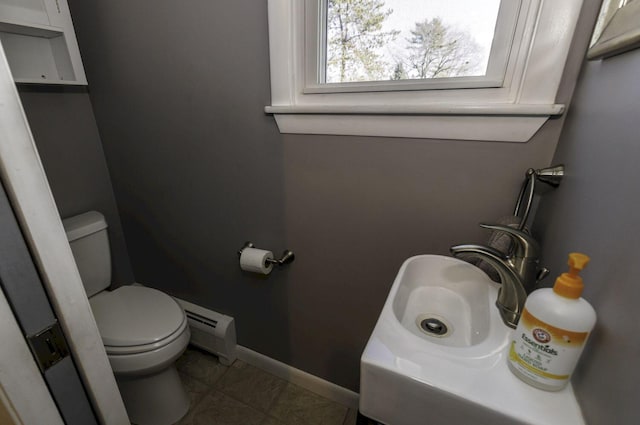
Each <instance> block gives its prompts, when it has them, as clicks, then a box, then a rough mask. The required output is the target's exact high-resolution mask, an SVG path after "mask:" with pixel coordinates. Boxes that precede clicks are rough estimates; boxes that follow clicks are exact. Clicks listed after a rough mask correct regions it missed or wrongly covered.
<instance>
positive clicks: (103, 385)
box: [0, 45, 129, 425]
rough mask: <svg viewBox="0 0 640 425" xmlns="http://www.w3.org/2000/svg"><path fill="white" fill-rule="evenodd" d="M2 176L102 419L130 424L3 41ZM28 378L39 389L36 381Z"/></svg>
mask: <svg viewBox="0 0 640 425" xmlns="http://www.w3.org/2000/svg"><path fill="white" fill-rule="evenodd" d="M0 179H1V180H2V184H3V185H4V187H5V190H6V192H7V196H8V197H9V200H10V202H11V205H12V207H13V210H14V213H15V215H16V218H17V220H18V222H19V224H20V227H21V229H22V232H23V235H24V238H25V241H26V242H27V245H28V246H29V248H30V251H31V254H32V256H33V260H34V263H35V264H36V267H37V268H38V271H39V272H40V275H41V278H42V282H43V284H44V287H45V290H46V292H47V295H48V297H49V299H50V302H51V305H52V306H53V309H54V311H55V313H56V315H57V317H58V320H59V322H60V324H61V326H62V329H63V332H64V334H65V336H66V338H67V341H68V343H69V346H70V349H71V352H72V354H73V357H74V360H75V361H76V364H77V367H78V369H79V372H80V375H81V377H82V380H83V383H84V385H85V388H86V390H87V393H88V394H89V397H90V399H91V402H92V404H93V407H94V409H95V412H96V415H97V416H98V419H99V421H100V422H101V423H102V424H105V425H112V424H113V425H128V424H129V419H128V417H127V413H126V410H125V407H124V403H123V402H122V398H121V396H120V392H119V391H118V387H117V384H116V381H115V377H114V375H113V371H112V370H111V366H110V364H109V359H108V358H107V355H106V352H105V350H104V346H103V344H102V339H101V338H100V334H99V333H98V327H97V325H96V322H95V319H94V317H93V314H92V312H91V307H90V305H89V300H88V299H87V296H86V293H85V290H84V287H83V285H82V281H81V279H80V274H79V273H78V269H77V267H76V264H75V260H74V258H73V254H72V253H71V248H70V247H69V243H68V242H67V237H66V234H65V231H64V228H63V226H62V221H61V220H60V216H59V214H58V209H57V208H56V204H55V201H54V199H53V194H52V193H51V189H50V188H49V184H48V182H47V178H46V175H45V172H44V168H43V166H42V163H41V161H40V157H39V155H38V151H37V149H36V145H35V143H34V141H33V136H32V134H31V130H30V128H29V123H28V121H27V118H26V115H25V113H24V110H23V109H22V103H21V102H20V97H19V95H18V91H17V89H16V86H15V83H14V81H13V77H12V75H11V71H10V69H9V65H8V63H7V59H6V56H5V53H4V49H3V48H2V47H1V45H0ZM22 341H23V342H24V339H23V340H22ZM4 343H5V341H3V344H4ZM0 384H2V385H3V387H4V390H5V392H7V393H8V392H9V391H11V386H10V385H5V382H4V381H3V382H0ZM25 384H26V385H29V386H30V385H33V389H34V390H37V385H36V383H35V382H31V381H29V382H26V383H25ZM26 394H29V395H30V393H29V392H27V393H26ZM11 402H12V403H13V407H14V408H16V410H17V414H18V416H20V417H23V415H24V414H25V413H26V412H24V411H23V409H22V408H20V409H18V407H19V406H21V405H20V404H16V403H14V402H13V400H11ZM34 423H48V422H46V421H45V422H34Z"/></svg>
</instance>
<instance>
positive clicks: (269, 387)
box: [217, 360, 287, 412]
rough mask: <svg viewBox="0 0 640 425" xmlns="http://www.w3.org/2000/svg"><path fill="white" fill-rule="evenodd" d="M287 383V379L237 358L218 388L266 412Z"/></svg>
mask: <svg viewBox="0 0 640 425" xmlns="http://www.w3.org/2000/svg"><path fill="white" fill-rule="evenodd" d="M286 385H287V383H286V381H284V380H282V379H280V378H277V377H275V376H273V375H271V374H269V373H267V372H264V371H263V370H261V369H258V368H256V367H254V366H251V365H249V364H247V363H244V362H242V361H240V360H236V362H235V363H234V364H233V366H231V367H230V368H229V370H227V372H226V373H225V374H224V376H223V377H222V379H221V380H220V381H219V382H218V386H217V388H218V390H219V391H221V392H223V393H225V394H227V395H228V396H231V397H233V398H235V399H236V400H239V401H242V402H243V403H246V404H248V405H249V406H251V407H253V408H255V409H258V410H260V411H261V412H266V411H267V410H268V409H269V407H271V405H272V404H273V402H274V401H275V399H276V398H277V397H278V395H280V393H281V392H282V390H283V389H284V387H285V386H286Z"/></svg>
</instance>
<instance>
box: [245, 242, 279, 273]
mask: <svg viewBox="0 0 640 425" xmlns="http://www.w3.org/2000/svg"><path fill="white" fill-rule="evenodd" d="M267 258H270V259H273V253H272V252H271V251H266V250H264V249H256V248H245V249H243V250H242V254H240V268H241V269H242V270H245V271H248V272H252V273H261V274H269V273H271V269H272V268H273V264H271V263H269V264H267Z"/></svg>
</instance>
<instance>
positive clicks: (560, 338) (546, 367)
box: [509, 308, 589, 387]
mask: <svg viewBox="0 0 640 425" xmlns="http://www.w3.org/2000/svg"><path fill="white" fill-rule="evenodd" d="M588 336H589V332H572V331H568V330H565V329H560V328H557V327H555V326H551V325H549V324H548V323H545V322H543V321H542V320H540V319H538V318H536V317H535V316H533V315H532V314H531V313H529V311H527V309H526V308H525V309H524V311H523V313H522V316H521V317H520V321H519V322H518V328H517V329H516V330H515V332H514V334H513V341H512V342H511V347H510V350H509V362H510V363H511V366H512V367H513V368H514V369H515V370H517V371H518V372H519V373H521V374H522V375H523V376H525V377H527V378H529V379H531V380H533V381H535V382H538V383H540V384H543V385H545V386H549V387H563V386H564V385H565V384H566V382H568V380H569V378H570V377H571V373H572V372H573V369H574V368H575V366H576V363H577V362H578V359H579V358H580V354H581V353H582V349H583V348H584V345H585V343H586V341H587V338H588Z"/></svg>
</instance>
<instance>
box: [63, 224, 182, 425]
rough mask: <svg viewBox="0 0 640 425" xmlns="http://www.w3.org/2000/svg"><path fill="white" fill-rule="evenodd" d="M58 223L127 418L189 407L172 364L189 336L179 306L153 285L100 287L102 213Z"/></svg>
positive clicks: (153, 417)
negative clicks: (69, 247) (72, 259)
mask: <svg viewBox="0 0 640 425" xmlns="http://www.w3.org/2000/svg"><path fill="white" fill-rule="evenodd" d="M63 224H64V227H65V230H66V232H67V238H68V239H69V243H70V245H71V250H72V252H73V255H74V257H75V259H76V264H77V266H78V270H79V271H80V277H81V278H82V282H83V284H84V286H85V289H86V291H87V296H88V297H89V304H90V305H91V310H92V312H93V315H94V318H95V320H96V323H97V325H98V330H99V332H100V336H101V337H102V342H103V344H104V348H105V351H106V353H107V357H108V358H109V362H110V364H111V368H112V369H113V372H114V375H115V377H116V381H117V383H118V388H119V389H120V394H121V395H122V399H123V401H124V404H125V407H126V409H127V413H128V415H129V419H130V420H131V422H132V423H134V424H137V425H169V424H173V423H175V422H177V421H178V420H179V419H180V418H181V417H183V416H184V415H185V414H186V413H187V411H188V409H189V397H188V396H187V394H186V392H185V390H184V387H183V385H182V383H181V381H180V377H179V375H178V373H177V371H176V369H175V361H176V359H177V358H178V357H180V355H181V354H182V353H183V352H184V350H185V348H186V346H187V344H188V342H189V338H190V332H189V326H188V323H187V318H186V316H185V314H184V311H183V310H182V308H181V307H180V305H179V304H178V303H177V302H176V301H175V300H174V299H173V298H171V297H170V296H168V295H167V294H165V293H163V292H161V291H158V290H156V289H152V288H148V287H144V286H138V285H128V286H121V287H119V288H117V289H115V290H113V291H107V290H106V288H107V287H109V286H110V284H111V258H110V254H109V240H108V237H107V232H106V229H107V224H106V221H105V219H104V216H102V214H100V213H98V212H95V211H91V212H88V213H85V214H81V215H79V216H75V217H71V218H68V219H65V220H63Z"/></svg>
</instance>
